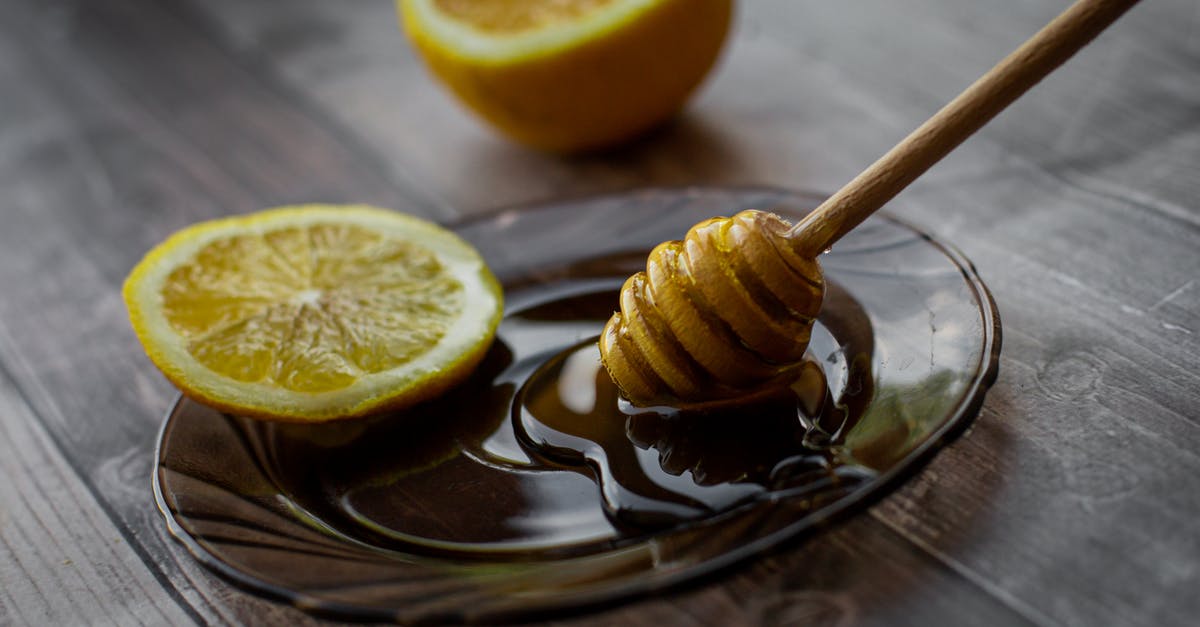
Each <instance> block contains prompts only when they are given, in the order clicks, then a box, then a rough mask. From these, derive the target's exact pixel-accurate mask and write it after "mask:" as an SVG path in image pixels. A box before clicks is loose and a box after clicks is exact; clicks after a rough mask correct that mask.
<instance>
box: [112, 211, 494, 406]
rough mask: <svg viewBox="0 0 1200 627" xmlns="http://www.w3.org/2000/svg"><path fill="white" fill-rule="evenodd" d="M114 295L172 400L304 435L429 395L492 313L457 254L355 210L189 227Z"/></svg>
mask: <svg viewBox="0 0 1200 627" xmlns="http://www.w3.org/2000/svg"><path fill="white" fill-rule="evenodd" d="M123 295H124V298H125V304H126V306H127V307H128V309H129V317H130V320H131V322H132V323H133V329H134V331H135V332H136V333H137V336H138V339H139V340H141V343H142V345H143V347H144V348H145V350H146V353H147V355H149V357H150V359H151V361H153V362H154V364H155V365H156V366H157V367H158V368H159V369H160V370H162V372H163V373H164V374H165V375H166V377H167V378H168V379H169V380H170V381H171V382H172V383H174V384H175V385H176V386H177V387H179V389H180V390H182V391H183V392H184V393H185V394H187V395H188V396H191V397H193V398H195V399H197V400H199V401H201V402H203V403H205V404H208V405H211V406H213V407H216V408H218V409H221V410H223V411H227V412H231V413H236V414H239V415H246V416H253V417H258V418H268V419H276V420H288V421H305V422H313V421H325V420H333V419H338V418H349V417H355V416H361V415H364V414H368V413H372V412H375V411H379V410H383V409H390V408H398V407H402V406H406V405H410V404H414V403H417V402H419V401H422V400H426V399H428V398H431V397H433V396H434V395H437V394H440V393H442V392H444V391H445V390H447V389H449V388H450V387H452V386H453V385H454V384H456V383H458V382H459V381H461V380H462V379H464V378H465V377H466V376H467V375H469V374H470V373H471V371H472V370H473V369H474V368H475V366H476V365H477V364H478V363H479V361H480V360H481V359H482V358H483V356H484V354H485V353H486V351H487V349H488V347H489V346H490V344H491V341H492V338H493V337H494V335H495V331H496V326H497V325H498V324H499V321H500V315H501V310H502V309H503V304H502V300H503V299H502V296H501V291H500V286H499V284H498V283H497V281H496V279H495V277H494V276H493V275H492V273H491V271H490V270H489V269H488V268H487V266H486V265H485V263H484V261H483V259H482V258H481V257H480V256H479V254H478V252H477V251H476V250H475V249H474V248H473V247H472V246H471V245H470V244H469V243H467V242H466V241H464V240H463V239H461V238H459V237H458V236H457V235H455V234H454V233H452V232H450V231H448V230H446V229H444V228H442V227H440V226H437V225H435V224H433V223H431V222H426V221H424V220H421V219H418V218H415V217H412V216H407V215H404V214H401V213H396V212H392V211H386V210H383V209H377V208H372V207H364V206H341V207H339V206H327V205H306V206H298V207H283V208H279V209H272V210H267V211H263V212H260V213H256V214H251V215H246V216H239V217H232V218H225V219H221V220H215V221H212V222H204V223H200V224H196V225H194V226H191V227H188V228H186V229H184V230H182V231H180V232H178V233H176V234H174V235H173V236H171V237H170V238H168V239H167V240H166V241H165V242H163V243H162V244H160V245H158V246H157V247H156V248H154V249H153V250H151V251H150V252H149V253H148V254H147V255H146V257H145V258H144V259H142V261H141V262H140V263H138V265H137V266H136V267H135V268H134V269H133V271H132V272H131V273H130V275H129V277H128V278H127V279H126V281H125V286H124V290H123Z"/></svg>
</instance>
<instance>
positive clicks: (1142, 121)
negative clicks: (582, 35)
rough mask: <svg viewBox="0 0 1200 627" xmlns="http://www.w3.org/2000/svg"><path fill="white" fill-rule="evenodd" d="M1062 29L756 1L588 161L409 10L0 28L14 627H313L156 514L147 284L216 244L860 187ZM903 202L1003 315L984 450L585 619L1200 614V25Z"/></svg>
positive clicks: (1026, 116)
mask: <svg viewBox="0 0 1200 627" xmlns="http://www.w3.org/2000/svg"><path fill="white" fill-rule="evenodd" d="M1064 6H1065V2H1062V1H1058V2H1050V1H1047V0H1036V1H1029V2H978V1H977V2H962V1H954V0H911V1H908V2H902V3H901V2H893V1H891V0H858V1H857V2H818V1H815V0H799V1H797V0H770V1H768V0H753V1H752V2H751V1H747V2H743V3H741V6H740V10H739V15H738V19H737V23H736V26H735V33H734V36H733V37H732V40H731V45H730V46H729V47H728V49H727V50H726V54H725V56H724V58H723V61H722V62H721V65H720V67H719V69H718V71H716V72H715V73H714V75H713V76H712V77H711V79H710V81H709V82H708V83H707V85H706V86H705V88H704V90H703V92H702V93H701V94H700V95H699V97H698V98H697V99H696V100H695V101H694V102H693V104H692V106H691V107H690V108H689V110H688V112H687V113H686V114H685V115H683V116H682V117H681V118H680V119H679V120H678V121H677V122H675V123H674V124H672V125H670V126H669V127H667V128H665V129H663V130H662V131H660V132H658V133H656V134H654V135H652V136H651V137H648V138H646V139H645V140H643V141H640V142H638V143H636V144H634V145H632V146H629V147H627V148H624V149H621V150H619V151H616V152H612V153H608V154H604V155H599V156H591V157H582V158H573V159H559V158H553V157H549V156H544V155H540V154H536V153H533V152H529V151H527V150H524V149H522V148H519V147H516V146H514V145H512V144H509V143H506V142H505V141H503V140H501V139H498V138H497V137H495V136H494V135H492V134H491V133H490V132H489V131H487V130H486V129H484V128H482V127H481V126H480V125H479V124H477V123H476V121H475V120H474V119H472V118H471V117H470V116H469V115H467V114H465V113H464V112H463V111H462V110H461V109H460V108H459V107H458V106H457V105H456V104H455V103H454V102H453V101H452V100H451V99H450V98H449V97H448V96H447V95H446V94H445V93H444V92H443V91H441V90H440V89H437V88H435V87H434V86H433V84H432V82H431V80H430V78H429V76H428V75H427V74H426V72H425V71H424V69H423V68H422V67H421V65H420V64H419V63H418V62H417V60H416V59H415V58H414V56H413V53H412V51H411V50H410V49H409V48H408V46H407V45H406V43H405V41H404V39H403V38H402V37H401V35H400V34H399V32H398V30H397V28H396V26H395V18H394V12H393V8H392V6H391V4H390V3H389V2H387V1H386V0H377V1H370V2H368V1H367V0H360V1H358V2H327V1H325V0H291V1H289V2H266V1H259V2H246V1H245V0H208V1H207V2H197V1H191V2H188V1H163V0H158V1H152V0H105V1H104V2H88V1H84V0H5V1H4V2H3V3H0V190H2V195H0V293H2V294H3V295H4V296H3V299H2V300H0V477H2V480H0V624H84V623H88V624H91V623H95V624H122V625H128V624H155V625H157V624H187V623H192V622H196V623H247V624H262V623H272V622H274V623H280V624H304V623H310V622H316V619H313V618H310V617H308V616H307V615H305V614H302V613H301V612H299V611H297V610H294V609H291V608H289V607H285V606H282V605H278V604H275V603H272V602H269V601H265V600H261V599H259V598H257V597H255V596H253V595H250V594H247V593H244V592H242V591H240V590H238V589H236V588H233V587H232V586H230V585H228V584H227V583H225V582H224V581H223V580H221V579H219V578H217V577H216V576H214V575H212V574H210V573H209V572H208V571H207V570H205V569H203V568H202V567H200V566H199V565H198V564H197V563H196V562H195V561H194V560H193V559H192V558H191V557H190V556H189V555H188V554H186V553H185V552H184V551H183V550H182V549H181V548H180V547H179V546H177V545H176V544H175V543H174V542H173V541H172V540H171V539H170V538H169V536H168V535H167V534H166V532H165V530H164V525H163V521H162V519H161V516H160V515H159V513H158V512H157V511H156V510H155V507H154V503H153V498H152V495H151V491H150V481H149V477H150V472H151V466H152V453H153V449H154V442H155V434H156V432H157V429H158V426H159V424H160V421H161V419H162V416H163V414H164V412H165V411H166V409H167V408H168V407H169V405H170V403H171V401H172V399H173V398H174V395H175V391H174V390H173V389H172V388H171V386H170V385H169V384H167V383H166V381H165V380H164V379H163V378H162V377H161V376H159V375H158V373H157V372H156V371H155V370H154V369H153V368H152V367H151V366H150V365H149V363H148V362H147V360H146V359H145V357H144V356H143V354H142V352H141V349H140V347H139V346H138V344H137V342H136V340H135V339H134V337H133V334H132V332H131V330H130V328H129V324H128V322H127V320H126V316H125V310H124V307H123V305H122V303H121V299H120V296H119V293H118V289H119V286H120V283H121V281H122V279H123V278H124V276H125V274H126V272H127V271H128V270H129V268H130V267H131V266H132V265H133V264H134V263H135V262H136V261H137V259H138V258H139V257H140V256H141V254H142V253H143V252H144V251H145V250H147V249H148V248H149V247H150V246H152V245H153V244H155V243H156V242H158V241H159V240H161V239H162V238H163V237H164V236H166V235H167V234H168V233H170V232H171V231H173V230H175V229H177V228H180V227H183V226H184V225H187V224H189V223H192V222H195V221H197V220H201V219H204V218H211V217H215V216H222V215H227V214H233V213H241V212H246V211H250V210H254V209H257V208H262V207H266V206H272V205H279V204H285V203H292V202H297V201H314V200H319V201H332V202H343V201H345V202H365V203H373V204H379V205H383V206H390V207H395V208H399V209H403V210H406V211H410V212H414V213H418V214H422V215H425V216H429V217H432V218H435V219H439V220H453V219H455V218H458V217H461V216H466V215H470V214H477V213H480V212H483V211H486V210H488V209H491V208H494V207H496V206H499V205H508V204H514V203H522V202H526V201H532V200H540V199H546V198H551V197H556V196H561V195H578V194H581V193H589V192H600V191H607V190H620V189H626V188H629V187H634V186H640V185H648V184H691V183H713V184H725V183H730V184H732V183H739V184H740V183H766V184H773V185H780V186H786V187H794V188H801V189H816V190H831V189H834V188H836V187H837V186H839V185H841V184H842V183H843V182H844V181H845V180H847V179H848V178H849V177H850V176H852V175H853V174H854V173H856V172H857V171H858V170H859V169H861V168H862V167H864V166H865V165H866V164H868V163H869V162H870V161H871V160H872V159H873V158H874V157H875V156H877V155H878V154H880V153H881V152H882V151H883V150H884V149H885V148H887V147H889V146H891V145H892V144H893V143H894V142H895V141H896V140H897V139H899V138H900V137H901V136H903V135H904V134H905V133H906V132H907V131H908V130H910V129H911V128H912V127H914V126H915V125H916V124H917V123H919V122H920V121H922V120H923V119H925V117H927V116H928V115H929V114H930V113H932V112H933V111H934V110H935V109H936V108H937V107H939V106H940V105H941V104H942V103H943V102H945V101H946V100H947V99H949V98H950V97H951V96H953V95H954V94H955V93H957V92H958V90H959V89H961V88H962V87H963V86H965V85H966V84H967V83H968V82H969V81H971V80H973V79H974V78H975V77H976V76H977V75H979V74H981V73H982V72H983V71H984V70H986V69H987V68H988V67H990V66H991V64H992V63H993V62H994V61H996V60H997V59H999V58H1000V57H1001V56H1002V55H1003V54H1005V53H1007V51H1009V50H1010V49H1011V48H1013V47H1014V46H1015V45H1016V44H1017V43H1019V42H1020V41H1022V40H1023V39H1024V38H1025V37H1027V36H1028V35H1030V34H1031V33H1032V32H1034V31H1035V30H1036V29H1037V28H1038V27H1039V26H1040V25H1041V24H1043V23H1044V22H1046V21H1047V20H1048V19H1050V18H1051V17H1052V16H1053V15H1054V14H1056V13H1057V12H1058V11H1060V10H1061V9H1062V8H1063V7H1064ZM893 210H894V211H895V212H896V213H898V214H899V215H901V216H902V217H903V218H905V219H907V220H909V221H911V222H913V223H916V224H919V225H922V226H924V227H926V228H928V229H929V230H931V231H932V232H934V233H936V234H937V235H938V236H940V237H942V238H944V239H946V240H948V241H951V242H954V243H955V244H957V245H958V246H959V247H960V248H961V249H962V250H963V251H964V252H965V253H966V255H967V256H969V257H970V258H971V259H972V260H973V261H974V262H975V263H976V265H977V267H978V269H979V272H980V273H981V275H982V276H983V278H984V280H985V281H987V282H988V284H989V285H990V287H991V289H992V290H993V292H994V294H995V298H996V300H997V302H998V303H999V306H1000V310H1001V317H1002V320H1003V325H1004V349H1003V354H1002V357H1001V371H1000V378H999V381H998V383H997V384H996V386H995V387H994V388H993V389H992V391H991V393H990V394H989V395H988V397H987V401H986V403H985V404H984V407H983V411H982V413H981V414H980V416H979V417H978V419H977V421H976V423H975V425H974V427H973V428H972V429H971V431H969V432H968V433H967V434H966V435H965V436H964V437H962V438H961V439H960V440H958V441H957V442H956V443H954V444H953V445H952V446H950V447H949V448H948V449H946V450H945V451H943V452H942V453H941V454H940V455H939V456H938V457H937V458H936V459H935V461H934V462H933V463H931V464H930V465H929V466H928V467H927V468H926V469H925V470H924V471H922V472H921V473H919V474H918V476H916V477H915V478H914V479H913V480H911V481H909V482H908V483H907V484H905V485H904V486H903V487H902V488H901V489H899V490H897V491H896V492H895V493H894V494H892V495H891V496H889V497H887V498H885V499H884V500H883V501H882V502H880V503H879V504H877V505H876V506H874V507H872V508H871V509H870V510H868V511H866V512H863V513H860V514H858V515H856V516H854V517H852V518H851V519H850V520H848V521H846V522H844V523H843V524H840V525H838V526H836V527H834V528H832V529H830V530H828V531H825V532H822V533H820V534H817V535H815V536H813V537H810V538H808V539H807V540H805V541H804V542H802V543H799V544H798V545H794V546H792V547H791V548H790V549H788V550H785V551H782V552H778V553H775V554H773V555H771V556H770V557H768V558H765V559H760V560H757V561H754V562H752V563H749V564H745V565H744V566H742V567H740V568H738V569H735V570H733V571H732V572H729V573H726V574H724V575H722V576H720V577H717V578H712V579H709V580H706V581H703V582H700V583H699V584H697V585H693V586H688V587H686V588H684V589H682V590H680V591H678V592H674V593H671V594H666V595H661V596H654V597H651V598H646V599H642V600H637V601H634V602H630V603H625V604H621V605H618V606H615V607H612V608H611V609H605V610H602V611H596V612H591V613H587V614H583V615H578V616H573V617H569V618H564V619H563V621H562V622H563V623H576V624H587V625H595V624H608V623H616V624H630V623H641V624H675V623H684V624H687V623H693V624H707V625H729V624H747V623H750V624H753V623H767V624H821V625H848V624H870V625H966V624H989V625H990V624H1037V625H1056V624H1071V625H1109V624H1111V625H1116V624H1147V625H1166V624H1176V625H1184V624H1195V622H1194V621H1196V620H1197V618H1196V616H1197V615H1200V523H1198V522H1197V520H1198V519H1200V372H1198V371H1200V358H1198V357H1197V353H1198V352H1200V281H1198V279H1200V10H1198V9H1197V5H1196V3H1195V2H1194V0H1155V1H1153V2H1145V3H1142V5H1140V6H1139V7H1137V8H1135V9H1134V10H1133V11H1132V12H1131V13H1130V14H1129V15H1127V16H1126V17H1125V18H1124V19H1123V20H1122V21H1121V22H1119V23H1118V24H1116V25H1115V26H1114V27H1113V28H1112V29H1111V30H1110V31H1109V32H1107V33H1106V34H1104V35H1103V36H1102V37H1101V38H1100V39H1099V41H1098V42H1097V43H1096V44H1094V45H1093V46H1092V47H1090V48H1088V49H1086V50H1085V51H1084V52H1083V53H1082V54H1081V55H1080V56H1078V57H1077V58H1076V59H1074V60H1073V61H1072V62H1070V63H1069V64H1068V65H1067V66H1066V67H1065V68H1064V69H1062V70H1061V71H1060V72H1059V73H1058V74H1057V75H1055V76H1054V77H1053V78H1052V79H1051V80H1050V81H1049V82H1048V83H1046V84H1044V85H1042V86H1040V87H1038V88H1037V89H1035V90H1034V91H1033V92H1032V93H1031V94H1029V95H1027V96H1026V97H1025V98H1024V99H1023V100H1022V101H1020V102H1019V103H1018V104H1017V105H1016V106H1014V107H1013V108H1012V109H1010V110H1009V111H1007V112H1006V113H1004V114H1003V115H1002V116H1001V117H1000V118H998V119H997V120H996V121H995V122H994V123H993V124H991V125H990V126H989V127H987V128H986V129H985V130H984V131H983V132H982V133H981V134H980V135H979V136H977V137H975V138H973V139H972V140H971V141H969V142H968V143H967V144H966V145H964V146H963V147H962V148H961V149H959V150H958V151H957V152H955V153H954V154H953V155H952V156H951V157H950V158H949V159H948V160H947V161H945V162H944V163H943V164H941V165H938V166H937V167H935V168H934V170H932V171H931V172H930V173H929V174H928V175H927V176H926V177H924V178H923V179H922V180H921V181H919V182H918V183H917V184H915V185H914V186H913V187H912V188H911V189H910V190H909V191H907V192H906V193H905V194H903V196H902V197H901V198H900V199H899V200H898V201H897V203H896V205H895V206H894V208H893Z"/></svg>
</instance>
